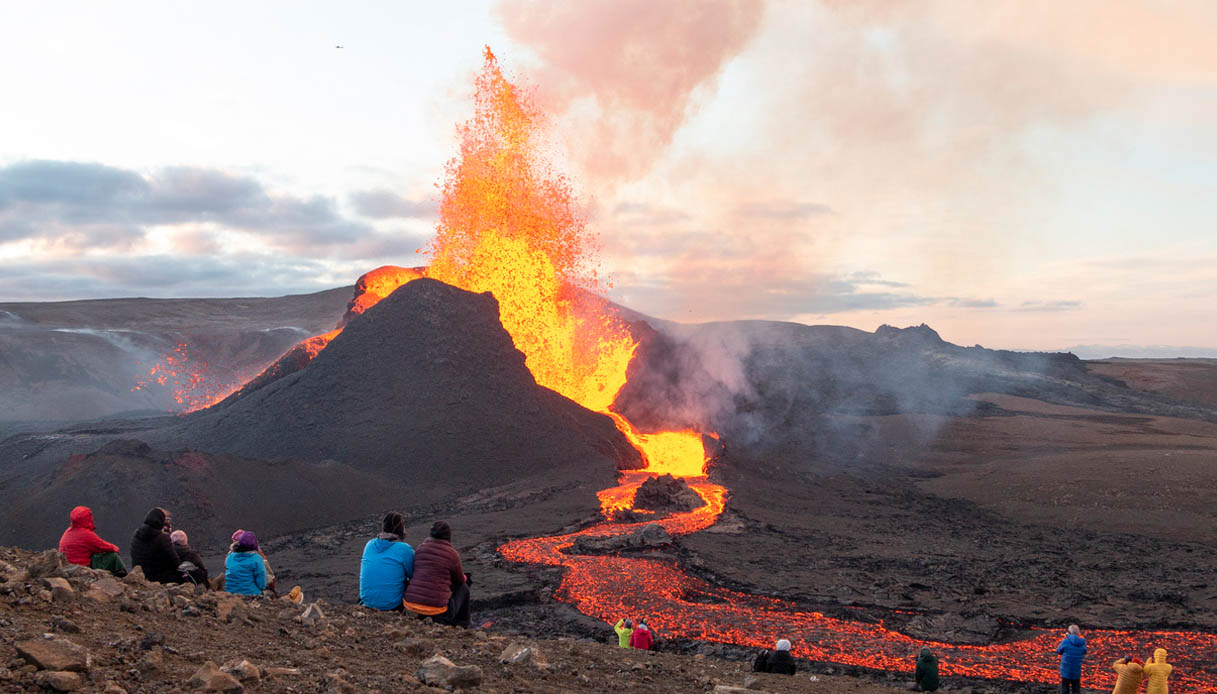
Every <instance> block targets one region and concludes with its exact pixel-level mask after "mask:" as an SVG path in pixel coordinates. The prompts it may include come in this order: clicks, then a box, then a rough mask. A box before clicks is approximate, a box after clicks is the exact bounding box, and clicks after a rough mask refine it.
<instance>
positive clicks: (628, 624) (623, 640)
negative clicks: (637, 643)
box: [613, 617, 634, 648]
mask: <svg viewBox="0 0 1217 694" xmlns="http://www.w3.org/2000/svg"><path fill="white" fill-rule="evenodd" d="M613 631H615V632H617V645H618V646H620V647H621V648H629V647H630V636H631V635H632V634H633V633H634V623H633V622H632V621H630V620H628V619H626V618H624V617H622V618H621V619H618V620H617V623H616V624H614V625H613Z"/></svg>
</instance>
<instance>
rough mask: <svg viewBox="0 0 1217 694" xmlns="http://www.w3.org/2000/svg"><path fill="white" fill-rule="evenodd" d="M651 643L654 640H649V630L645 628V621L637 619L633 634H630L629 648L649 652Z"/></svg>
mask: <svg viewBox="0 0 1217 694" xmlns="http://www.w3.org/2000/svg"><path fill="white" fill-rule="evenodd" d="M653 643H654V639H652V638H651V628H650V627H648V626H647V620H645V619H639V620H638V626H636V627H634V633H632V634H630V648H637V649H638V650H640V651H649V650H651V645H652V644H653Z"/></svg>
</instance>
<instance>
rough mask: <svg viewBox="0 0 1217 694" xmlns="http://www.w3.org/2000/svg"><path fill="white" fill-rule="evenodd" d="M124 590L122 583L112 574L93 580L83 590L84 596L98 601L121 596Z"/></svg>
mask: <svg viewBox="0 0 1217 694" xmlns="http://www.w3.org/2000/svg"><path fill="white" fill-rule="evenodd" d="M125 592H126V591H125V590H124V589H123V584H121V583H119V582H118V580H117V579H115V578H114V577H112V576H105V577H103V578H100V579H98V580H96V581H94V582H93V583H92V584H91V585H90V586H89V589H88V590H86V591H85V592H84V597H86V598H88V599H90V600H95V601H97V602H99V603H108V602H111V601H113V600H117V599H118V598H121V597H122V596H123V594H124V593H125Z"/></svg>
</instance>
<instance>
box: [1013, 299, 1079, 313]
mask: <svg viewBox="0 0 1217 694" xmlns="http://www.w3.org/2000/svg"><path fill="white" fill-rule="evenodd" d="M1081 307H1082V302H1081V301H1073V300H1061V301H1024V302H1022V303H1021V304H1019V305H1018V306H1017V307H1016V308H1014V309H1013V310H1015V311H1074V310H1077V309H1079V308H1081Z"/></svg>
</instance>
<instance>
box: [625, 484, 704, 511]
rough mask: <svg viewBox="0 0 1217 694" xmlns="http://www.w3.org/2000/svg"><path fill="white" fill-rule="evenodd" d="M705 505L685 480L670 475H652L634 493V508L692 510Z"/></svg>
mask: <svg viewBox="0 0 1217 694" xmlns="http://www.w3.org/2000/svg"><path fill="white" fill-rule="evenodd" d="M705 505H706V502H705V501H704V500H703V499H702V498H701V496H699V495H698V493H697V492H695V491H693V490H692V489H690V488H689V484H688V483H687V482H685V481H684V480H682V479H677V478H675V477H673V476H672V475H660V476H659V477H652V478H650V479H648V480H647V481H645V482H643V483H642V484H641V485H639V487H638V491H636V492H635V493H634V508H640V509H646V510H648V511H692V510H693V509H695V508H701V507H702V506H705Z"/></svg>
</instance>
